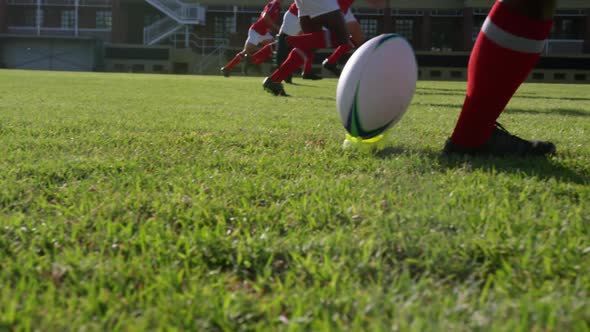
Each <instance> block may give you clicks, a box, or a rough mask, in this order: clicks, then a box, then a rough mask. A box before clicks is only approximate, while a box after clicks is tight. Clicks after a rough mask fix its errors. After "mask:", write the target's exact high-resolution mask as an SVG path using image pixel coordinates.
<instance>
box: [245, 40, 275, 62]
mask: <svg viewBox="0 0 590 332" xmlns="http://www.w3.org/2000/svg"><path fill="white" fill-rule="evenodd" d="M276 47H277V42H275V41H271V42H269V43H266V45H264V47H262V48H261V49H260V50H258V52H256V53H254V54H252V56H251V57H250V62H251V63H253V64H255V65H260V64H262V63H263V62H265V61H266V60H268V59H270V58H271V57H272V55H273V54H274V52H275V51H276Z"/></svg>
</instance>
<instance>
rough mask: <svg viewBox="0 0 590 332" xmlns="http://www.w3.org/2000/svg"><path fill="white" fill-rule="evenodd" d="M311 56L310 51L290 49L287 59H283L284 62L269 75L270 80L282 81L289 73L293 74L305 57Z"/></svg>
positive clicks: (305, 59)
mask: <svg viewBox="0 0 590 332" xmlns="http://www.w3.org/2000/svg"><path fill="white" fill-rule="evenodd" d="M312 56H313V53H312V52H311V51H308V50H301V49H298V48H294V49H293V50H291V53H289V57H287V60H285V62H283V64H281V66H280V67H279V68H278V69H277V70H275V71H274V72H273V73H272V74H271V75H270V79H271V81H273V82H282V81H284V80H285V79H286V78H287V77H289V75H291V74H293V72H295V71H296V70H297V68H299V67H301V66H302V65H303V64H304V63H305V62H306V61H307V59H311V57H312Z"/></svg>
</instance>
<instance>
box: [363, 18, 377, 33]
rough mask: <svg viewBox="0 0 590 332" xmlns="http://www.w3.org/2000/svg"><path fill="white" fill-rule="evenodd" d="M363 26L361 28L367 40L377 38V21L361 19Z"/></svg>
mask: <svg viewBox="0 0 590 332" xmlns="http://www.w3.org/2000/svg"><path fill="white" fill-rule="evenodd" d="M359 23H360V24H361V28H362V30H363V32H364V33H365V35H366V36H367V38H372V37H375V36H377V20H376V19H374V18H361V19H360V20H359Z"/></svg>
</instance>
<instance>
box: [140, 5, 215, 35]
mask: <svg viewBox="0 0 590 332" xmlns="http://www.w3.org/2000/svg"><path fill="white" fill-rule="evenodd" d="M146 2H147V3H149V4H150V5H152V6H154V7H155V8H157V9H158V10H159V11H161V12H162V13H164V14H166V17H164V18H162V19H160V20H158V21H156V22H154V23H153V24H151V25H150V26H147V27H145V28H144V29H143V43H144V44H145V45H154V44H156V43H158V42H160V41H162V40H164V39H166V38H167V37H169V36H171V35H173V34H174V33H176V32H177V31H179V30H180V29H185V31H187V32H188V30H191V29H190V27H191V26H194V25H204V24H205V13H206V11H207V10H206V9H205V7H203V6H201V5H199V4H193V3H185V2H182V1H180V0H146Z"/></svg>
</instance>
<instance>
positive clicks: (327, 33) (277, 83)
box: [262, 0, 383, 96]
mask: <svg viewBox="0 0 590 332" xmlns="http://www.w3.org/2000/svg"><path fill="white" fill-rule="evenodd" d="M366 1H367V2H368V3H371V4H372V3H375V4H381V3H383V1H382V0H366ZM295 3H296V4H297V7H298V8H299V22H300V24H301V28H302V30H303V32H304V33H303V34H302V35H299V36H290V37H288V38H287V42H288V43H289V44H290V45H291V46H293V50H292V51H291V52H290V53H289V56H288V57H287V60H285V62H283V63H282V64H281V66H280V67H279V68H278V69H277V70H275V72H273V73H272V74H271V75H270V76H269V77H267V78H266V79H264V81H263V83H262V86H263V88H264V89H265V90H266V91H268V92H270V93H272V94H273V95H275V96H286V95H287V94H286V93H285V90H284V88H283V85H282V84H281V81H283V80H284V79H286V78H287V77H288V76H289V75H290V74H292V73H293V72H294V71H295V70H297V68H299V67H300V66H301V65H303V63H304V62H305V61H306V60H308V59H312V58H313V55H314V51H315V50H316V49H319V48H326V47H329V46H334V47H337V46H340V45H343V44H346V43H348V42H349V32H348V29H347V28H346V23H345V21H344V16H343V15H342V12H341V10H340V5H339V4H338V1H337V0H295ZM324 28H326V29H324Z"/></svg>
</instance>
